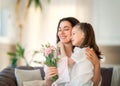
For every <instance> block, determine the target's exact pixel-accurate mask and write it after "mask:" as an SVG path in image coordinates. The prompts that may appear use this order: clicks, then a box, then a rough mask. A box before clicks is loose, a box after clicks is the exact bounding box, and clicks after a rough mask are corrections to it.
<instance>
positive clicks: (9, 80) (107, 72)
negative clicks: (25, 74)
mask: <svg viewBox="0 0 120 86" xmlns="http://www.w3.org/2000/svg"><path fill="white" fill-rule="evenodd" d="M16 68H18V69H23V70H35V69H40V71H41V72H40V73H41V77H42V79H43V80H44V76H45V73H44V71H43V67H31V66H19V67H16ZM112 71H113V68H101V75H102V82H101V86H111V79H112ZM0 86H17V81H16V77H15V68H11V67H7V68H5V69H3V70H2V71H0Z"/></svg>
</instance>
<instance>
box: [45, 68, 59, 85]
mask: <svg viewBox="0 0 120 86" xmlns="http://www.w3.org/2000/svg"><path fill="white" fill-rule="evenodd" d="M57 74H58V72H57V68H56V67H48V68H47V71H46V73H45V86H51V85H52V77H53V76H55V75H57Z"/></svg>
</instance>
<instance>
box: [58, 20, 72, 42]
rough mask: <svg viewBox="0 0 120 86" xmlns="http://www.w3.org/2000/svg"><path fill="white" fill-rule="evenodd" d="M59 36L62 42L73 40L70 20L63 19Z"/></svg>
mask: <svg viewBox="0 0 120 86" xmlns="http://www.w3.org/2000/svg"><path fill="white" fill-rule="evenodd" d="M58 29H59V31H58V37H59V38H60V41H61V42H62V43H69V42H71V34H72V25H71V23H70V22H69V21H62V22H61V23H60V26H59V28H58Z"/></svg>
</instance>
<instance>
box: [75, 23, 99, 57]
mask: <svg viewBox="0 0 120 86" xmlns="http://www.w3.org/2000/svg"><path fill="white" fill-rule="evenodd" d="M75 26H78V27H79V28H80V29H81V30H82V31H83V32H84V34H85V39H84V41H83V43H82V44H81V46H80V47H81V48H83V47H90V48H93V50H94V51H95V53H96V55H97V56H98V58H99V59H100V58H101V57H100V55H101V52H100V51H99V47H98V46H97V43H96V41H95V33H94V30H93V27H92V25H91V24H89V23H78V24H76V25H75Z"/></svg>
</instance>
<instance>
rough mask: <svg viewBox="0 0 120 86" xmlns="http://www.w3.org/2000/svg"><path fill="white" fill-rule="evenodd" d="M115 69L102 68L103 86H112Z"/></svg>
mask: <svg viewBox="0 0 120 86" xmlns="http://www.w3.org/2000/svg"><path fill="white" fill-rule="evenodd" d="M112 73H113V68H104V67H102V68H101V75H102V83H101V86H111V80H112Z"/></svg>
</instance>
